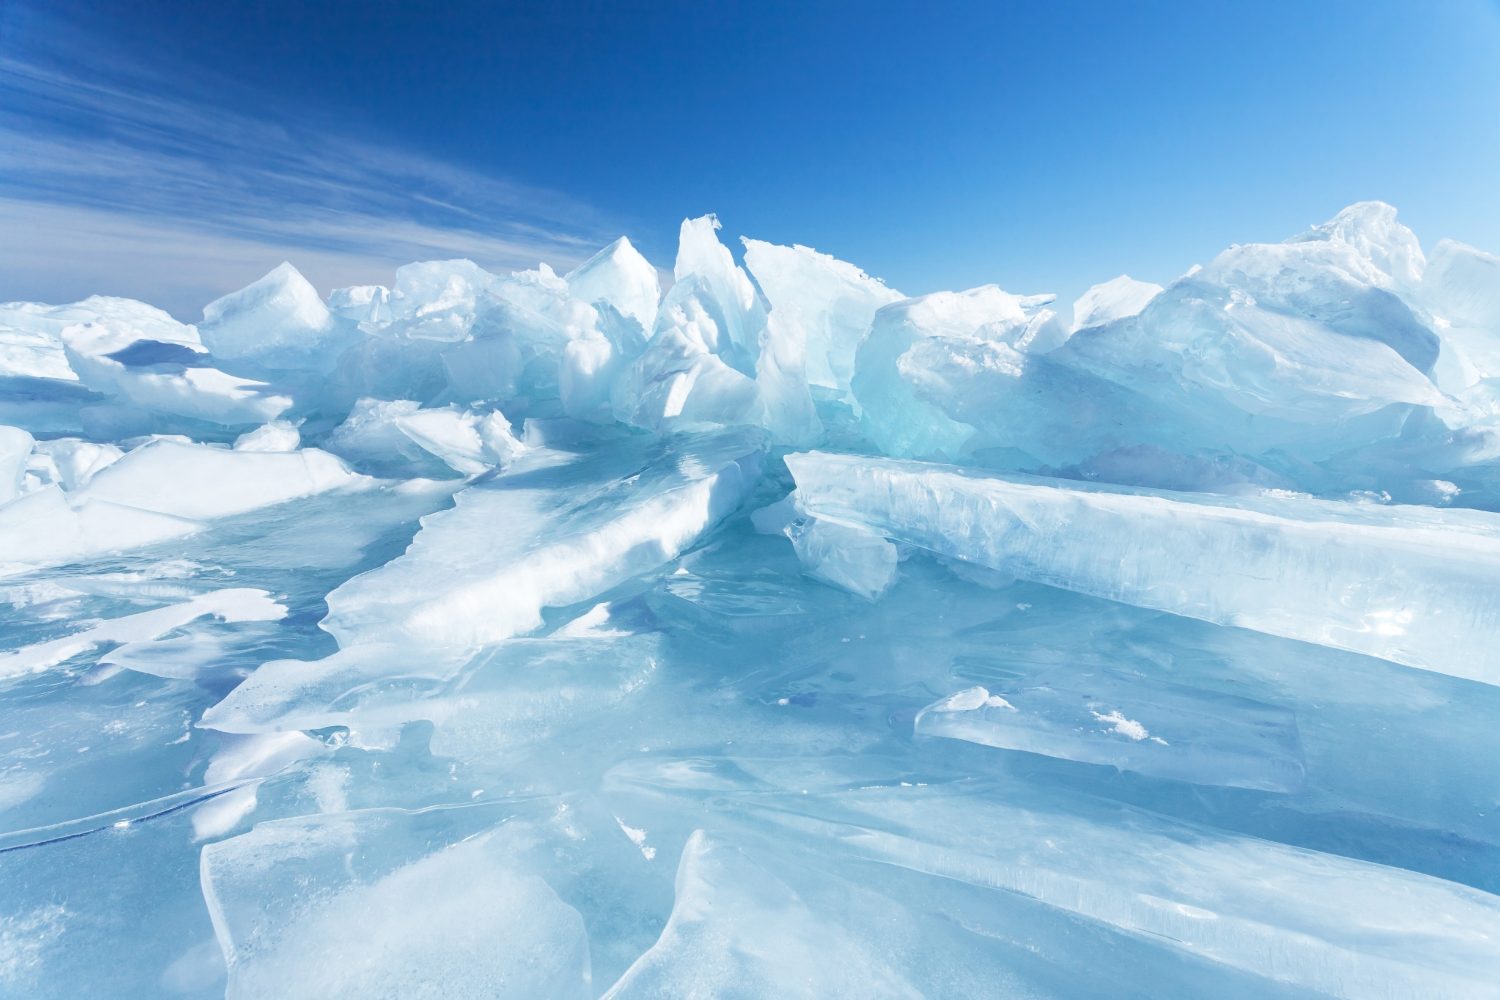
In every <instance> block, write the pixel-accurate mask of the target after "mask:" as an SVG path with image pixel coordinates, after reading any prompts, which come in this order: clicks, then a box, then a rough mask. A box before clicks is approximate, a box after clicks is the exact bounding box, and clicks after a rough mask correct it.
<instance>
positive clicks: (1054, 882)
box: [0, 202, 1500, 1000]
mask: <svg viewBox="0 0 1500 1000" xmlns="http://www.w3.org/2000/svg"><path fill="white" fill-rule="evenodd" d="M679 235H680V242H679V247H678V251H677V255H676V259H675V261H672V262H653V261H650V260H648V259H647V258H646V257H645V256H644V255H643V254H642V253H641V252H640V251H639V250H638V249H637V247H636V245H635V244H632V243H631V242H630V241H629V240H628V239H625V238H623V237H622V238H620V239H619V240H617V241H615V242H614V243H611V244H610V245H608V246H606V247H604V248H603V249H601V250H599V251H598V252H597V253H595V254H594V255H593V256H592V257H587V259H586V260H585V262H584V263H583V264H581V265H579V266H577V267H576V268H573V269H572V270H570V271H567V272H566V273H561V272H559V271H554V270H553V269H552V268H551V267H549V266H548V265H546V264H541V265H539V266H538V267H537V268H536V269H534V270H527V271H520V272H516V273H513V274H494V273H491V272H490V271H488V270H486V269H485V268H483V267H481V266H480V265H479V264H476V263H474V262H472V261H467V260H448V261H422V262H416V263H412V264H409V265H406V266H404V267H401V268H399V269H398V270H397V271H396V274H395V279H394V281H393V282H392V284H391V285H390V286H389V287H385V286H379V285H361V286H354V287H350V288H344V289H336V290H332V291H327V290H319V289H316V288H314V286H313V285H312V284H311V283H310V282H309V281H308V280H306V279H305V278H304V277H303V276H302V275H301V274H300V273H299V272H298V271H297V270H296V268H295V267H294V266H293V265H292V264H283V265H281V266H279V267H277V268H275V269H274V270H272V271H271V272H270V273H268V274H266V275H264V276H263V277H260V278H259V279H258V280H255V281H254V282H253V283H251V284H250V285H249V286H247V287H246V288H243V289H241V290H239V291H234V292H230V293H229V294H227V295H224V296H222V297H220V298H218V299H217V300H215V301H214V302H211V303H209V304H208V305H206V306H205V307H204V309H203V314H202V319H201V321H199V322H185V321H184V319H183V318H180V317H173V316H171V315H169V314H167V313H165V312H162V311H161V310H159V309H155V308H153V307H152V306H149V305H147V304H144V303H139V302H132V301H129V300H125V299H119V298H109V297H102V296H96V297H93V298H89V299H85V300H84V301H82V302H77V303H72V304H63V305H51V304H41V303H31V302H14V303H6V304H0V996H7V997H8V996H12V995H14V996H25V997H37V998H49V997H75V996H121V997H136V996H142V997H145V996H150V997H158V996H172V997H217V996H229V997H252V996H254V997H260V996H284V997H299V996H307V997H383V996H389V997H423V996H432V997H445V998H446V997H470V996H473V997H480V996H483V997H496V996H515V997H526V998H542V997H570V998H571V997H586V996H592V997H599V996H605V997H618V998H626V997H653V998H654V997H697V996H701V997H709V996H712V997H747V998H748V997H778V998H781V997H809V998H811V997H817V998H824V997H840V996H848V997H861V998H865V997H922V996H927V997H936V996H942V997H985V998H989V997H1027V998H1058V1000H1062V998H1075V997H1083V996H1089V997H1092V996H1151V997H1205V996H1212V997H1224V998H1256V1000H1259V998H1267V997H1274V998H1286V1000H1290V998H1302V997H1312V996H1334V997H1349V998H1366V997H1382V998H1408V997H1409V998H1426V997H1435V996H1441V997H1475V998H1479V997H1500V989H1497V985H1496V984H1497V983H1500V957H1497V956H1500V825H1497V817H1500V809H1497V803H1500V777H1497V775H1496V770H1495V768H1494V767H1493V762H1494V760H1495V759H1497V756H1500V726H1496V725H1495V720H1496V719H1497V718H1500V654H1497V652H1496V651H1497V650H1500V388H1497V387H1500V262H1497V258H1496V257H1494V256H1493V255H1492V254H1490V253H1488V252H1486V251H1484V250H1481V249H1477V248H1473V247H1469V246H1465V245H1463V244H1459V243H1456V242H1453V241H1448V240H1444V241H1440V242H1437V243H1434V244H1432V245H1430V246H1429V247H1428V248H1426V249H1425V250H1424V248H1423V246H1422V244H1421V243H1420V241H1419V240H1418V239H1417V237H1416V235H1415V234H1413V233H1412V232H1411V231H1410V230H1409V229H1407V228H1406V227H1405V226H1404V225H1402V223H1401V222H1400V221H1399V219H1398V218H1397V215H1396V213H1395V210H1394V209H1393V208H1391V207H1390V206H1387V205H1384V204H1381V203H1378V202H1365V203H1360V204H1356V205H1353V206H1350V207H1349V208H1347V209H1345V210H1344V211H1342V212H1340V213H1338V214H1337V215H1336V216H1335V217H1334V218H1332V219H1330V220H1328V221H1326V222H1323V223H1320V224H1315V225H1312V226H1309V227H1308V228H1307V229H1306V230H1305V231H1303V232H1301V233H1299V234H1297V235H1294V236H1292V237H1291V238H1290V239H1288V240H1286V241H1285V242H1282V243H1274V244H1242V245H1238V246H1234V247H1231V248H1229V249H1226V250H1225V251H1224V252H1223V253H1221V254H1219V255H1218V256H1216V257H1213V258H1212V259H1209V260H1207V261H1205V263H1204V264H1203V266H1201V267H1195V268H1193V269H1192V270H1190V271H1189V272H1188V273H1186V274H1184V275H1182V276H1181V277H1179V278H1177V279H1175V280H1172V281H1167V282H1165V283H1163V284H1155V283H1152V282H1148V281H1143V280H1139V279H1138V278H1132V277H1127V276H1124V275H1121V276H1119V277H1115V278H1112V279H1109V280H1105V281H1102V282H1101V283H1099V284H1096V285H1094V286H1093V287H1092V288H1090V289H1089V290H1088V291H1087V292H1085V293H1084V294H1083V295H1082V296H1081V297H1080V298H1078V299H1077V300H1076V301H1075V302H1073V303H1071V305H1069V304H1068V303H1059V302H1058V301H1057V300H1056V298H1055V297H1054V296H1052V295H1050V294H1045V293H1042V294H1036V293H1034V292H1033V290H1025V291H1017V290H1014V289H1006V288H1002V287H1001V286H999V285H994V284H988V285H981V286H979V287H974V288H967V289H958V290H953V291H939V292H932V293H930V294H924V295H921V296H918V297H907V296H905V295H903V294H902V293H901V292H899V291H897V290H895V289H894V288H891V287H889V286H888V285H886V284H885V283H884V282H882V281H881V280H880V279H878V278H877V277H874V276H871V275H869V274H867V273H865V272H864V271H862V270H861V269H860V268H859V267H857V266H856V265H854V264H851V263H847V262H844V261H840V260H837V259H835V258H833V257H830V256H828V255H826V254H823V253H819V252H818V251H816V250H814V249H812V248H810V247H806V246H801V245H792V246H781V245H775V244H771V243H767V242H764V241H760V240H756V239H743V240H732V239H729V238H728V236H727V234H725V233H724V232H723V230H722V229H721V227H720V224H719V222H718V220H717V219H716V218H714V217H713V216H702V217H699V218H694V219H688V220H685V221H684V222H683V223H682V226H681V229H680V234H679ZM579 256H580V257H584V256H586V255H583V254H580V255H579ZM659 263H671V264H672V267H671V268H670V270H669V271H668V270H662V269H659V268H658V266H657V265H658V264H659ZM247 277H253V275H247ZM1101 277H1104V276H1103V275H1101ZM194 318H195V319H196V317H194Z"/></svg>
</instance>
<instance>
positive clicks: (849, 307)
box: [744, 239, 901, 393]
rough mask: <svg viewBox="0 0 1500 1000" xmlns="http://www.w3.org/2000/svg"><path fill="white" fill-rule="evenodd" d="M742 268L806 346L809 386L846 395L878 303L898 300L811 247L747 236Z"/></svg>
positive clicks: (879, 285)
mask: <svg viewBox="0 0 1500 1000" xmlns="http://www.w3.org/2000/svg"><path fill="white" fill-rule="evenodd" d="M744 243H745V266H746V267H748V268H749V269H750V273H751V274H752V275H754V276H755V280H756V282H757V283H758V284H759V285H760V287H761V290H762V291H763V292H765V295H766V300H767V301H768V302H769V303H770V306H771V312H772V314H773V315H775V316H776V317H777V318H778V322H780V323H785V324H786V325H787V326H788V327H790V328H791V330H792V331H794V334H795V336H797V337H798V338H799V339H800V340H801V341H802V342H803V344H804V345H805V351H806V364H807V381H808V383H809V384H810V385H816V386H823V387H825V388H830V389H838V390H842V391H843V392H844V393H847V392H848V390H849V380H850V379H851V378H852V377H853V376H854V354H855V351H856V350H857V349H858V347H859V342H860V340H862V339H863V338H864V335H865V332H866V331H867V330H869V328H870V321H871V320H873V319H874V318H875V313H876V311H877V310H879V309H880V307H881V306H886V305H890V304H891V303H892V302H897V301H899V300H900V299H901V293H900V292H898V291H896V290H895V289H892V288H887V287H886V286H885V283H884V282H882V281H880V280H879V279H878V278H872V277H870V276H869V275H867V274H865V273H864V272H863V271H861V270H860V269H859V268H857V267H855V266H854V265H853V264H848V263H845V262H844V261H841V260H839V259H837V258H835V257H830V256H829V255H827V254H822V253H818V252H817V251H816V250H813V249H811V248H810V247H804V246H800V245H799V246H790V247H786V246H777V245H776V244H774V243H766V242H763V241H761V240H751V239H747V240H745V241H744Z"/></svg>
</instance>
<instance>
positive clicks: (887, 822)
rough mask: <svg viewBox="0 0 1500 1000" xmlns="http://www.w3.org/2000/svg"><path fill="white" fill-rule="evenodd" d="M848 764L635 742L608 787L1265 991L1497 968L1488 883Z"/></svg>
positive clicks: (836, 863)
mask: <svg viewBox="0 0 1500 1000" xmlns="http://www.w3.org/2000/svg"><path fill="white" fill-rule="evenodd" d="M860 773H861V772H860V770H859V769H858V768H857V767H851V766H850V765H849V764H848V763H847V762H845V763H843V764H841V763H840V762H839V761H838V760H836V759H833V758H824V759H818V760H806V761H798V760H796V759H780V760H760V761H756V760H749V759H739V760H737V761H735V762H734V764H733V766H722V767H718V768H716V767H714V766H712V765H710V764H709V763H708V762H703V761H699V762H679V761H672V762H661V761H650V760H641V761H637V762H632V763H630V764H627V765H622V766H621V767H620V768H617V769H616V771H615V772H613V773H612V774H611V775H610V776H609V778H608V779H607V780H606V788H607V789H609V790H610V791H612V792H614V793H615V794H617V795H619V796H621V801H622V802H623V801H627V798H626V797H627V796H628V797H629V801H631V804H632V806H633V808H635V809H636V810H637V812H638V813H639V812H641V811H645V810H648V809H649V808H650V807H649V806H648V805H647V803H653V802H654V803H655V806H656V810H657V812H658V817H659V818H658V820H657V822H658V823H664V822H666V820H665V819H664V817H665V816H667V815H670V812H669V810H670V800H671V799H672V798H678V799H679V800H680V801H682V802H697V801H700V800H701V799H702V798H703V797H704V796H710V797H711V801H713V802H714V803H715V806H716V808H715V810H714V815H715V817H716V823H717V824H719V825H723V824H732V825H733V827H734V828H736V829H738V830H741V831H743V835H745V836H752V837H756V838H758V839H760V840H762V841H767V842H770V843H779V844H786V845H796V846H797V847H799V848H800V849H805V850H807V851H809V852H810V853H811V854H812V855H813V856H815V857H816V858H818V863H819V865H820V866H821V867H822V868H823V869H824V870H829V871H835V870H845V871H850V872H860V871H863V872H864V873H865V874H863V875H862V876H860V877H861V878H865V879H868V878H870V877H871V875H870V871H871V870H870V869H869V868H867V867H865V866H866V865H868V864H872V863H873V864H874V865H876V866H889V867H890V868H892V869H896V870H901V871H905V872H911V873H916V874H918V875H922V876H926V878H924V879H919V880H918V882H919V884H921V885H923V886H924V888H923V890H922V891H923V892H926V891H930V890H928V889H927V888H925V887H926V886H927V885H929V884H930V883H929V881H928V880H930V879H937V880H939V881H940V882H946V881H949V880H951V881H954V882H960V883H965V884H967V885H968V886H970V887H973V889H975V890H977V891H981V892H983V891H989V892H994V891H998V892H999V893H1001V894H1003V895H1009V894H1020V895H1022V896H1026V897H1031V898H1032V899H1035V900H1037V901H1039V902H1040V903H1042V904H1044V905H1046V906H1047V907H1050V908H1052V909H1054V910H1058V911H1063V912H1065V913H1069V914H1073V915H1074V916H1076V917H1080V918H1083V919H1084V920H1086V921H1088V922H1091V923H1094V924H1097V925H1102V926H1104V927H1107V928H1111V929H1113V930H1114V931H1116V932H1120V933H1124V934H1126V935H1129V936H1132V937H1135V936H1140V937H1145V938H1146V939H1148V940H1150V941H1152V942H1155V943H1156V945H1157V946H1159V947H1163V948H1167V949H1171V950H1175V951H1177V952H1179V953H1180V954H1182V955H1183V956H1184V957H1191V958H1193V959H1197V960H1204V961H1208V962H1211V963H1217V964H1219V965H1221V966H1225V967H1228V968H1230V969H1235V970H1239V971H1241V972H1244V973H1248V974H1251V975H1254V976H1261V977H1264V978H1265V979H1266V980H1267V981H1268V982H1267V990H1266V992H1271V990H1272V989H1274V988H1275V986H1276V985H1277V984H1280V985H1285V986H1292V987H1295V988H1298V989H1304V990H1310V991H1315V992H1317V993H1319V994H1322V995H1328V996H1337V997H1349V998H1363V997H1369V996H1382V997H1389V998H1410V1000H1419V998H1425V997H1429V996H1433V995H1442V996H1445V997H1450V996H1451V997H1476V998H1477V997H1491V996H1493V995H1494V992H1493V989H1494V984H1495V983H1496V982H1500V948H1497V943H1500V897H1496V896H1494V895H1491V894H1489V893H1484V892H1480V891H1477V890H1474V889H1471V888H1469V887H1467V886H1461V885H1457V884H1455V883H1452V882H1447V881H1444V880H1442V879H1436V878H1432V877H1430V876H1425V875H1420V874H1417V873H1415V872H1410V871H1405V870H1402V869H1397V868H1389V867H1386V866H1383V865H1376V864H1370V863H1367V862H1362V861H1356V860H1352V859H1349V858H1345V857H1340V856H1338V855H1334V854H1327V853H1322V852H1318V851H1309V850H1305V849H1300V848H1295V847H1290V846H1287V845H1285V844H1280V843H1276V842H1273V841H1265V840H1259V839H1256V838H1253V837H1246V836H1243V835H1239V834H1233V833H1226V832H1224V831H1222V830H1216V829H1211V828H1208V827H1203V826H1198V825H1196V824H1192V823H1185V822H1181V821H1178V820H1173V819H1169V818H1167V817H1164V816H1161V815H1158V814H1155V813H1151V812H1147V811H1144V810H1140V809H1137V808H1134V807H1131V806H1127V805H1120V804H1116V803H1109V802H1104V801H1100V800H1092V799H1090V798H1088V797H1069V798H1060V797H1058V796H1056V795H1055V794H1049V793H1048V792H1047V790H1046V789H1042V788H1039V787H1038V786H1035V785H1028V784H1026V783H1023V782H1014V781H1005V780H1001V781H993V782H986V781H978V780H974V779H970V780H966V781H957V782H953V783H951V784H946V785H931V786H929V785H923V784H915V785H901V786H897V785H893V784H887V785H871V784H864V786H863V787H861V782H860V778H859V775H860ZM747 780H748V784H747ZM866 781H868V779H866ZM746 791H753V794H750V795H746V794H744V793H745V792H746ZM812 793H816V794H812ZM689 815H692V814H689ZM697 815H700V816H701V815H702V813H701V812H699V813H697ZM679 822H681V820H679ZM875 870H876V871H878V870H879V869H878V867H877V868H876V869H875ZM892 877H896V876H895V875H894V873H893V875H892ZM904 898H906V899H908V900H909V901H910V902H911V903H912V904H913V905H915V904H916V897H915V895H910V896H906V897H904ZM998 904H999V901H998V900H997V901H996V905H998ZM1189 995H1192V994H1189Z"/></svg>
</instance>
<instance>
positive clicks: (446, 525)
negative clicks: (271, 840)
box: [202, 431, 764, 744]
mask: <svg viewBox="0 0 1500 1000" xmlns="http://www.w3.org/2000/svg"><path fill="white" fill-rule="evenodd" d="M763 454H764V446H763V444H762V436H761V435H760V434H759V433H757V432H753V431H725V432H719V433H713V434H705V435H696V436H694V435H689V436H683V437H679V438H677V439H674V440H669V441H666V442H661V443H657V442H651V441H647V440H644V439H640V438H634V439H631V438H626V439H623V440H620V441H618V442H617V443H616V447H615V448H614V449H612V451H611V453H609V454H606V455H603V456H593V457H590V458H588V459H584V458H578V457H576V456H569V455H568V454H567V453H563V452H558V451H553V450H548V449H538V450H536V451H533V452H531V453H529V454H528V456H527V457H526V458H525V459H523V460H522V461H521V462H520V463H519V464H518V465H517V466H516V467H514V468H513V469H512V470H511V472H509V473H508V474H507V475H504V476H500V477H497V478H495V479H492V480H488V481H485V482H480V483H477V484H475V485H473V486H470V487H469V488H468V489H466V490H463V491H462V492H460V493H458V494H457V495H456V496H455V506H454V507H453V508H452V509H451V510H446V511H442V512H440V513H437V514H433V515H430V516H429V517H426V518H424V519H423V522H422V530H421V531H420V532H418V534H417V537H416V538H415V539H414V540H413V542H412V544H411V547H410V548H408V549H407V551H406V553H405V554H404V555H402V556H400V557H398V558H396V559H393V560H392V561H391V562H389V563H386V564H385V565H384V566H381V567H380V568H378V569H375V570H372V571H370V572H369V573H366V574H364V575H362V576H358V577H355V578H354V579H353V580H350V581H349V582H348V583H346V584H344V585H343V586H341V587H339V588H337V589H336V590H334V591H333V592H332V593H331V594H329V595H328V607H329V614H328V618H327V619H326V620H325V621H324V622H323V627H324V628H325V629H327V630H328V631H329V632H331V633H333V635H334V636H335V637H336V638H337V639H338V640H339V645H340V647H341V648H340V649H339V651H338V652H336V653H334V654H332V655H331V656H327V657H325V658H323V659H321V660H317V661H313V662H305V661H299V660H273V661H271V662H269V663H265V664H262V665H261V667H260V668H259V669H257V670H256V671H255V672H254V673H253V674H251V676H250V677H248V678H246V680H245V681H244V682H243V683H242V684H240V686H239V687H237V688H235V689H234V690H233V691H231V692H230V693H229V694H228V695H226V696H225V697H224V699H223V700H222V701H221V702H219V703H218V704H217V705H214V706H213V707H211V708H210V709H208V711H206V712H205V713H204V715H203V720H202V725H204V726H206V727H208V728H211V729H219V730H222V731H225V732H235V733H254V732H263V731H268V730H280V729H299V728H321V727H323V726H331V725H343V726H348V727H350V729H351V730H352V731H353V732H354V734H355V735H356V736H357V737H358V740H359V742H361V743H362V744H373V743H379V742H381V741H382V740H383V739H384V737H385V735H386V734H387V733H388V732H389V731H390V730H391V729H392V728H393V727H399V725H400V724H401V723H403V722H406V721H409V720H412V719H429V720H434V721H440V720H442V719H446V718H447V717H448V716H449V715H450V714H451V713H452V711H453V708H454V706H453V704H452V703H451V702H449V701H440V700H433V699H437V698H438V697H439V696H440V695H442V694H443V693H444V687H443V685H444V683H445V682H447V681H449V680H451V679H452V678H454V677H456V676H458V675H459V674H460V673H461V672H462V671H464V670H465V669H467V668H470V667H472V668H473V669H474V670H475V671H476V672H479V673H483V667H484V666H485V663H486V661H487V660H493V659H495V658H497V657H498V658H499V659H500V660H502V661H504V660H506V659H507V658H509V659H511V660H516V659H519V660H520V661H521V662H523V663H524V662H525V661H526V659H527V658H528V656H529V655H530V654H529V653H528V650H527V649H526V648H525V647H521V646H512V647H505V648H502V649H500V650H499V651H497V653H496V654H494V655H492V656H488V657H482V658H480V659H479V660H475V658H474V651H475V649H476V648H477V647H479V646H482V645H485V644H488V643H497V642H501V641H502V640H505V639H509V638H511V637H513V636H519V635H523V634H525V633H527V632H531V631H533V630H535V629H536V628H538V627H539V626H541V625H542V622H543V619H542V612H543V609H545V608H549V607H563V606H567V605H571V604H576V603H579V602H581V601H585V600H587V599H589V598H591V597H593V596H595V595H597V594H600V593H603V592H604V591H606V590H609V589H610V588H611V587H615V586H618V585H619V584H622V583H624V582H626V581H627V580H629V579H631V578H632V577H634V576H637V575H639V574H642V573H648V572H650V571H652V570H654V569H656V568H657V567H659V566H661V565H663V564H665V563H667V562H668V561H670V560H671V559H674V558H676V557H677V556H678V555H679V554H681V553H682V552H683V551H685V550H686V549H687V548H688V547H689V546H691V545H692V544H694V543H695V542H696V541H697V540H698V539H699V538H701V537H702V536H703V534H704V533H705V532H707V531H708V530H709V529H711V528H712V527H713V526H714V525H716V524H717V523H719V521H721V520H722V519H723V518H724V517H725V516H727V515H728V514H729V513H731V512H732V511H733V510H734V509H735V508H736V507H738V506H739V504H740V502H741V501H742V500H743V499H744V497H745V496H746V494H747V493H748V492H749V490H750V489H751V488H752V487H753V486H754V484H755V481H756V479H757V477H758V475H759V469H760V463H761V460H762V457H763ZM570 459H571V460H570ZM599 642H600V640H597V639H596V640H590V641H587V642H584V643H582V646H584V647H590V646H597V645H598V644H599ZM558 645H560V644H558ZM574 645H577V643H574ZM561 648H563V649H567V648H569V647H568V646H567V645H562V646H561ZM536 652H538V653H541V656H540V657H539V658H540V659H545V658H546V657H545V653H544V652H543V651H542V649H541V648H540V647H539V648H538V649H537V650H536ZM606 652H608V650H606ZM585 658H586V657H585ZM617 658H618V657H610V659H612V660H613V659H617ZM647 672H649V671H647ZM626 673H627V674H630V675H632V676H634V675H635V674H638V673H640V671H630V670H627V671H626ZM623 683H626V684H629V683H634V682H632V681H628V680H627V681H624V682H623ZM383 685H389V686H390V687H391V689H392V690H391V691H390V692H389V693H387V692H385V691H384V690H383V687H382V686H383ZM482 689H483V683H480V684H479V686H478V687H477V688H476V693H477V692H479V691H481V690H482ZM483 700H484V698H483V697H482V696H480V697H479V701H481V702H482V701H483ZM564 700H565V701H566V699H564ZM470 702H471V705H470V707H473V704H477V702H475V700H474V699H470ZM484 711H490V712H491V713H492V714H497V713H500V714H503V712H505V711H508V709H506V708H505V706H503V705H500V704H498V703H497V704H496V705H492V706H489V707H487V708H484ZM464 724H465V723H464V721H463V720H462V719H458V720H456V721H455V722H454V726H453V730H452V732H453V734H454V738H455V739H459V738H460V737H459V736H458V735H457V734H458V733H459V731H460V730H461V728H462V727H463V725H464Z"/></svg>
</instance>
